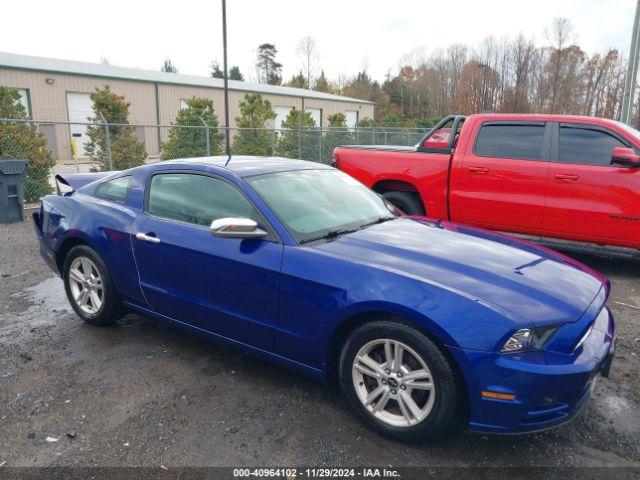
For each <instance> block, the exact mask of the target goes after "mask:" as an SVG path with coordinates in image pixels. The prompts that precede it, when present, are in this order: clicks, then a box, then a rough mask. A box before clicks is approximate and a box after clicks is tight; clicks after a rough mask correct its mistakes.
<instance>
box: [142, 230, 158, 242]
mask: <svg viewBox="0 0 640 480" xmlns="http://www.w3.org/2000/svg"><path fill="white" fill-rule="evenodd" d="M136 238H137V239H138V240H142V241H143V242H149V243H160V239H159V238H158V237H153V236H151V235H147V234H145V233H142V232H138V233H136Z"/></svg>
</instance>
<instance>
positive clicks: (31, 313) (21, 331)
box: [0, 277, 71, 343]
mask: <svg viewBox="0 0 640 480" xmlns="http://www.w3.org/2000/svg"><path fill="white" fill-rule="evenodd" d="M12 297H14V298H21V299H24V300H26V301H27V302H28V303H29V306H28V307H27V309H26V310H23V311H17V312H16V311H14V312H6V313H2V314H0V339H2V340H3V342H6V343H16V342H17V341H18V340H19V339H21V338H24V337H26V336H27V335H28V334H29V333H30V330H31V329H33V328H36V327H42V326H48V325H55V324H56V323H57V322H58V321H59V320H60V318H62V317H63V316H64V315H66V314H68V313H69V312H70V311H71V306H70V305H69V302H68V301H67V296H66V294H65V292H64V285H63V283H62V280H61V279H60V278H58V277H51V278H47V279H46V280H44V281H42V282H40V283H39V284H37V285H34V286H33V287H29V288H25V289H24V290H23V291H22V292H19V293H16V294H14V295H12Z"/></svg>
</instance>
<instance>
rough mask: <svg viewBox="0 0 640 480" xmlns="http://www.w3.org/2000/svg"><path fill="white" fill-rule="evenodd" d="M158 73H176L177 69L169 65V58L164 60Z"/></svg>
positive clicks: (171, 64)
mask: <svg viewBox="0 0 640 480" xmlns="http://www.w3.org/2000/svg"><path fill="white" fill-rule="evenodd" d="M160 71H161V72H166V73H178V69H177V68H176V67H175V66H174V65H173V63H171V59H170V58H165V60H164V62H163V63H162V67H161V68H160Z"/></svg>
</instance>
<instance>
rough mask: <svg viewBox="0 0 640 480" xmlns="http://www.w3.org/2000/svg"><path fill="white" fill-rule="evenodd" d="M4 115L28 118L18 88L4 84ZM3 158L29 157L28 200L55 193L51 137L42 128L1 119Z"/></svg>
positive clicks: (0, 110) (0, 91)
mask: <svg viewBox="0 0 640 480" xmlns="http://www.w3.org/2000/svg"><path fill="white" fill-rule="evenodd" d="M0 118H15V119H22V120H24V119H27V112H26V111H25V109H24V106H23V105H22V103H21V102H20V94H19V93H18V90H16V89H15V88H10V87H4V86H2V85H0ZM0 157H7V158H19V159H24V160H28V163H27V175H28V176H27V180H26V182H25V183H24V186H23V189H24V198H25V200H26V201H27V202H34V201H36V200H38V199H39V198H40V197H42V196H44V195H47V194H48V193H51V185H49V175H50V173H51V167H52V166H53V164H54V162H53V160H52V159H51V155H50V154H49V151H48V150H47V139H46V137H45V136H44V135H43V134H42V133H40V132H39V131H38V127H36V126H35V125H33V124H31V123H26V122H14V123H11V122H0Z"/></svg>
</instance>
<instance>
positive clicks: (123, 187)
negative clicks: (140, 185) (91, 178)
mask: <svg viewBox="0 0 640 480" xmlns="http://www.w3.org/2000/svg"><path fill="white" fill-rule="evenodd" d="M130 188H131V177H130V176H126V177H119V178H114V179H113V180H109V181H108V182H104V183H101V184H100V185H98V186H97V188H96V196H97V197H100V198H106V199H107V200H114V201H116V202H124V201H125V200H126V199H127V196H128V195H129V189H130Z"/></svg>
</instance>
